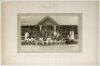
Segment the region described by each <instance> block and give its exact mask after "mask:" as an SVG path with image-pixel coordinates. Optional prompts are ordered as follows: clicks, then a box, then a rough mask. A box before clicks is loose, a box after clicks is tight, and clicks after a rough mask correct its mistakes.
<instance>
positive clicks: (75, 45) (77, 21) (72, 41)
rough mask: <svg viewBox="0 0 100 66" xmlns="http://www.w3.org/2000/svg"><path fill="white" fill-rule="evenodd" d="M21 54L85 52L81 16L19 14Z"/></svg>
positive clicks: (68, 14)
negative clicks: (82, 48) (82, 43)
mask: <svg viewBox="0 0 100 66" xmlns="http://www.w3.org/2000/svg"><path fill="white" fill-rule="evenodd" d="M17 15H18V16H17V19H18V24H17V25H18V26H17V27H18V29H17V31H18V52H26V53H28V52H29V53H66V52H69V53H70V52H81V30H82V29H81V19H82V18H81V14H80V13H72V14H70V13H18V14H17Z"/></svg>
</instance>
